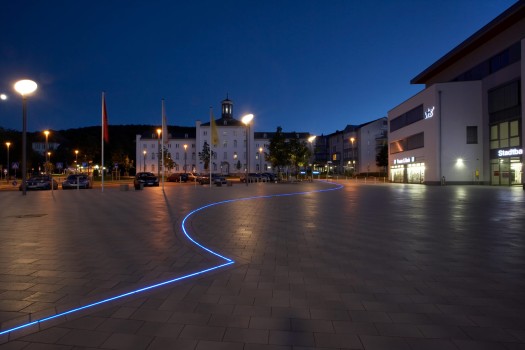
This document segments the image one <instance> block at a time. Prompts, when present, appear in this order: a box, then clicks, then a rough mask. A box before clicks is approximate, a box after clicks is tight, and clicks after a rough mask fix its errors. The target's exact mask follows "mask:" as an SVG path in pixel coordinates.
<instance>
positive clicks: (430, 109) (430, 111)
mask: <svg viewBox="0 0 525 350" xmlns="http://www.w3.org/2000/svg"><path fill="white" fill-rule="evenodd" d="M435 108H436V107H435V106H432V107H428V108H427V110H426V111H425V119H429V118H432V117H433V116H434V109H435Z"/></svg>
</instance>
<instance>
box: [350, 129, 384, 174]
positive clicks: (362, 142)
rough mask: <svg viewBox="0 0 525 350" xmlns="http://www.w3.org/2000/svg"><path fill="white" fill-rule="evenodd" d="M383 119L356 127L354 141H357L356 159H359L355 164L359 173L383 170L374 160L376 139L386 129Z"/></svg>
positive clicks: (376, 149)
mask: <svg viewBox="0 0 525 350" xmlns="http://www.w3.org/2000/svg"><path fill="white" fill-rule="evenodd" d="M383 121H384V119H378V120H376V121H373V122H371V123H368V124H366V125H363V126H362V127H361V128H359V129H358V136H357V137H356V142H357V143H358V147H357V149H358V151H359V156H358V159H359V160H360V161H359V162H358V164H357V172H358V173H360V174H366V173H369V172H373V173H378V172H381V171H383V170H384V169H382V168H381V167H378V166H377V161H376V156H377V152H378V148H377V146H378V145H377V142H376V140H377V139H378V138H381V136H382V135H383V133H384V132H385V131H386V127H385V125H384V123H383Z"/></svg>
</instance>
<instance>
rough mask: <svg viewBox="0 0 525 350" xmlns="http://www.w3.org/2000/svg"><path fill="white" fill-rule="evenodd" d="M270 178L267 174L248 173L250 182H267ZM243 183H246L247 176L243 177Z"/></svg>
mask: <svg viewBox="0 0 525 350" xmlns="http://www.w3.org/2000/svg"><path fill="white" fill-rule="evenodd" d="M266 181H269V178H268V177H267V176H266V175H265V174H258V173H248V182H266ZM241 182H246V175H241Z"/></svg>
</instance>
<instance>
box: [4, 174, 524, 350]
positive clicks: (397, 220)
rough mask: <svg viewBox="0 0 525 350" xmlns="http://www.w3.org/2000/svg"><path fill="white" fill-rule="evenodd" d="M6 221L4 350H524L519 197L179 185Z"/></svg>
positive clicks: (48, 202)
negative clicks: (188, 236) (187, 235)
mask: <svg viewBox="0 0 525 350" xmlns="http://www.w3.org/2000/svg"><path fill="white" fill-rule="evenodd" d="M341 185H342V186H341ZM214 203H216V204H214ZM0 204H1V208H2V209H1V212H0V238H1V243H0V325H1V326H0V332H2V333H1V335H0V350H15V349H24V350H36V349H41V350H55V349H56V350H61V349H63V350H73V349H137V350H140V349H148V350H152V349H196V350H207V349H232V350H292V349H294V350H298V349H301V350H305V349H313V348H315V349H366V350H376V349H394V350H395V349H410V350H415V349H431V350H432V349H440V350H441V349H443V350H447V349H460V350H467V349H507V350H513V349H525V191H523V189H522V188H521V187H510V188H509V187H490V186H444V187H432V186H422V185H406V184H385V183H367V184H365V183H356V182H352V181H340V182H333V183H325V182H320V181H314V182H313V183H308V182H303V183H293V184H274V183H259V184H250V185H249V186H246V185H240V184H235V185H233V186H231V187H229V186H228V187H226V186H224V187H213V188H209V187H208V186H194V185H192V184H175V185H173V184H170V185H169V186H166V187H165V189H164V191H163V190H162V188H146V189H144V190H142V191H133V190H130V191H120V190H119V188H108V189H105V191H104V192H101V191H100V189H98V190H97V189H93V190H84V191H82V190H81V191H61V190H60V191H54V192H51V191H45V192H28V193H27V196H22V195H21V193H19V192H16V191H3V192H0ZM188 214H191V215H189V216H188ZM183 223H184V227H185V229H186V231H187V233H188V234H189V235H191V237H193V239H194V240H195V241H196V243H198V244H202V247H201V246H199V245H197V244H195V243H194V242H191V241H190V240H189V239H188V238H187V237H186V236H185V233H184V230H183V229H182V227H183V226H182V224H183ZM229 259H231V260H229ZM230 261H233V262H234V263H230ZM207 270H209V271H207ZM202 271H207V272H203V273H201V272H202ZM166 281H168V282H166ZM164 282H166V283H165V284H164ZM150 287H151V288H150ZM87 306H88V307H87ZM76 309H78V311H75V312H70V311H71V310H76ZM40 320H42V322H39V321H40Z"/></svg>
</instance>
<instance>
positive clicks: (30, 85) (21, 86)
mask: <svg viewBox="0 0 525 350" xmlns="http://www.w3.org/2000/svg"><path fill="white" fill-rule="evenodd" d="M37 87H38V85H36V83H35V82H34V81H32V80H28V79H24V80H19V81H17V82H16V83H15V90H16V92H18V93H19V94H20V95H22V96H25V95H29V94H31V93H33V92H35V90H36V88H37Z"/></svg>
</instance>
